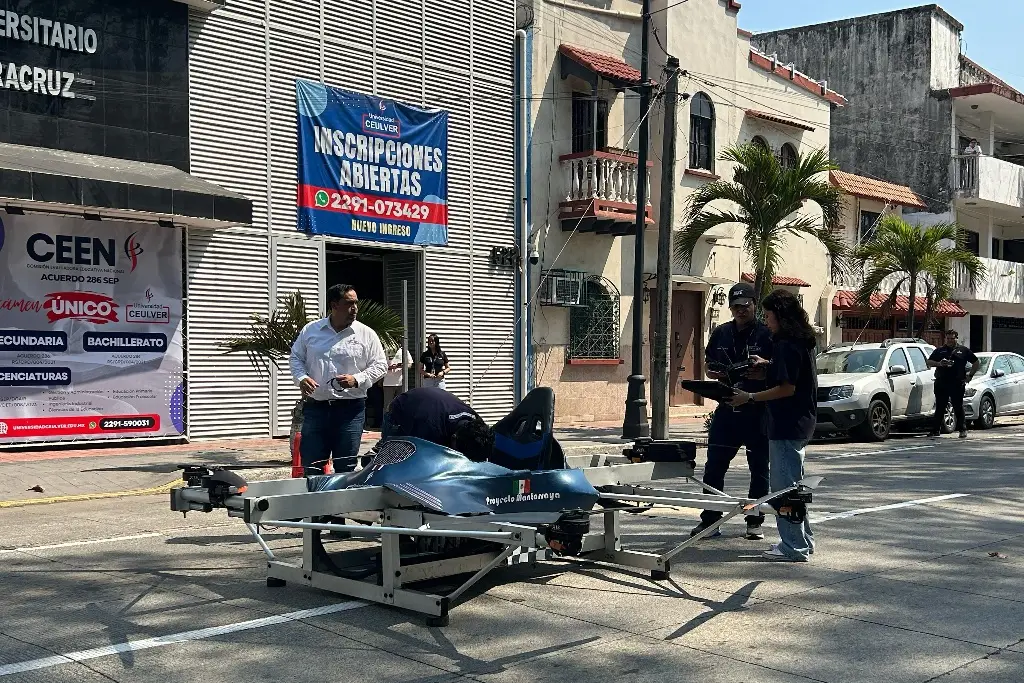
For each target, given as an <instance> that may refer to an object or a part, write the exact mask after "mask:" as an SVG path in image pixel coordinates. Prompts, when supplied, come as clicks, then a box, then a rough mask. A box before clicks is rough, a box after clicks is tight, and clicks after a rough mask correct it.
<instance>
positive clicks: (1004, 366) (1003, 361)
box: [992, 356, 1013, 375]
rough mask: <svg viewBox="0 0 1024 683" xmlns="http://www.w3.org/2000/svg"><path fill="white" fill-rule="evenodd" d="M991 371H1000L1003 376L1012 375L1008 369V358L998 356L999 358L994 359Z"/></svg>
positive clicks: (1011, 369)
mask: <svg viewBox="0 0 1024 683" xmlns="http://www.w3.org/2000/svg"><path fill="white" fill-rule="evenodd" d="M992 369H993V370H1002V371H1003V374H1004V375H1012V374H1013V368H1012V367H1010V357H1009V356H999V358H996V362H995V363H993V364H992Z"/></svg>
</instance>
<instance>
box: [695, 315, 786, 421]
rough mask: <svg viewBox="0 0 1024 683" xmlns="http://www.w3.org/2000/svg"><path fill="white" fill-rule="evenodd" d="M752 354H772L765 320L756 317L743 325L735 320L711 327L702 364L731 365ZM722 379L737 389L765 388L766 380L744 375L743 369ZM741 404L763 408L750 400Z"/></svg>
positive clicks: (725, 406)
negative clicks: (741, 327) (763, 321)
mask: <svg viewBox="0 0 1024 683" xmlns="http://www.w3.org/2000/svg"><path fill="white" fill-rule="evenodd" d="M751 356H760V357H761V358H764V359H766V360H768V359H771V357H772V333H771V331H770V330H769V329H768V327H767V326H766V325H765V324H764V323H760V322H757V321H756V320H755V321H754V322H752V323H751V324H750V325H747V326H746V327H744V328H743V329H740V328H739V326H738V325H737V324H736V321H735V320H730V321H729V322H727V323H725V324H724V325H719V326H718V327H716V328H715V329H714V331H712V333H711V338H710V339H709V340H708V345H707V348H705V349H704V359H705V361H704V362H705V364H710V363H721V364H722V365H733V364H735V363H739V362H742V361H745V360H746V359H747V358H750V357H751ZM709 369H710V368H709ZM725 381H727V382H729V384H732V385H733V386H735V387H736V388H737V389H740V390H742V391H747V392H751V393H753V392H755V391H763V390H765V389H766V388H767V384H766V383H765V380H761V379H749V378H747V377H744V372H736V373H733V374H732V376H731V377H730V379H728V380H725ZM719 408H724V409H725V410H729V411H731V410H732V407H731V406H729V405H728V404H725V403H721V404H719ZM743 408H747V409H750V408H753V409H754V410H761V409H762V407H761V406H753V405H752V404H749V403H748V404H746V405H745V406H743V407H742V408H741V409H743Z"/></svg>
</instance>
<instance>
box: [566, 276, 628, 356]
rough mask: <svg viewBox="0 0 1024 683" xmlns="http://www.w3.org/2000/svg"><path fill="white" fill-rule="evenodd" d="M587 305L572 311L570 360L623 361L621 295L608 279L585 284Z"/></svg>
mask: <svg viewBox="0 0 1024 683" xmlns="http://www.w3.org/2000/svg"><path fill="white" fill-rule="evenodd" d="M583 292H584V297H583V301H584V302H585V305H583V306H574V307H573V308H572V309H570V312H569V358H570V359H582V358H591V359H616V360H617V359H618V358H619V338H620V330H619V292H618V290H617V289H616V288H615V286H614V285H613V284H612V283H610V282H608V281H607V280H605V279H604V278H601V277H597V276H591V277H588V278H587V280H586V282H584V283H583Z"/></svg>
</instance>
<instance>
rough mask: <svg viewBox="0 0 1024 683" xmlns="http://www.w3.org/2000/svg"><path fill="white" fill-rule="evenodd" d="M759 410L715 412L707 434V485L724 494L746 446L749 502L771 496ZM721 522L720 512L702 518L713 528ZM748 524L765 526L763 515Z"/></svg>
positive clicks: (753, 517) (721, 409) (704, 514)
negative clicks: (738, 455)
mask: <svg viewBox="0 0 1024 683" xmlns="http://www.w3.org/2000/svg"><path fill="white" fill-rule="evenodd" d="M761 418H762V412H761V411H760V410H756V411H755V410H751V409H749V408H747V409H741V410H740V411H738V412H737V411H734V410H733V409H732V408H731V407H730V406H722V407H720V408H718V409H716V410H715V415H714V418H713V419H712V421H711V430H710V433H709V434H708V461H707V464H706V465H704V483H705V484H707V485H708V486H711V487H714V488H716V489H718V490H719V491H724V490H725V473H726V472H728V471H729V464H730V463H731V462H732V459H733V458H735V457H736V453H737V452H739V449H740V448H741V447H743V446H746V449H747V465H748V467H749V468H750V489H749V491H748V494H747V495H748V496H749V497H750V498H760V497H762V496H764V495H766V494H767V493H768V490H769V489H768V437H767V435H765V433H764V429H763V427H762V424H761V422H762V419H761ZM721 518H722V513H721V512H719V511H717V510H705V511H704V512H702V513H701V514H700V520H701V522H703V523H705V524H712V523H714V522H717V521H718V520H719V519H721ZM747 522H748V523H752V524H762V523H763V522H764V514H758V515H750V516H748V517H747Z"/></svg>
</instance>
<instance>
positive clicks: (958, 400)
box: [932, 380, 967, 434]
mask: <svg viewBox="0 0 1024 683" xmlns="http://www.w3.org/2000/svg"><path fill="white" fill-rule="evenodd" d="M966 388H967V385H966V384H965V383H964V382H960V381H957V380H947V381H945V382H936V383H935V418H934V424H933V425H932V433H934V434H941V433H942V423H943V422H944V421H945V417H946V404H947V403H949V402H950V401H952V402H953V415H955V416H956V430H957V431H958V432H962V431H964V429H966V427H965V426H964V425H965V423H966V420H964V390H965V389H966Z"/></svg>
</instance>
